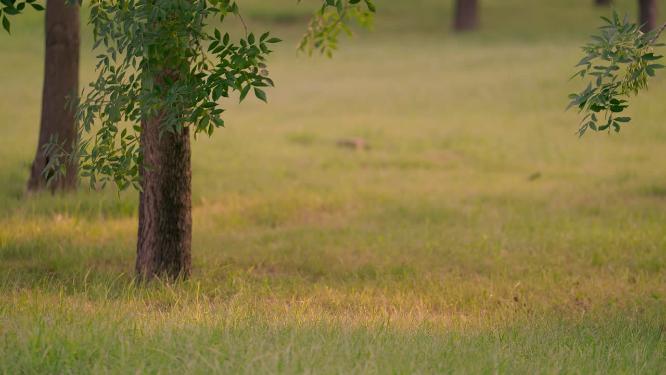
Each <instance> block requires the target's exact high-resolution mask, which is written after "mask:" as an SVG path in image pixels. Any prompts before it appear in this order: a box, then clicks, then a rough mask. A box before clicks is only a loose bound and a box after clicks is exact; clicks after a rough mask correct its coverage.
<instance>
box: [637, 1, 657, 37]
mask: <svg viewBox="0 0 666 375" xmlns="http://www.w3.org/2000/svg"><path fill="white" fill-rule="evenodd" d="M638 13H639V15H638V17H639V24H640V25H641V30H643V32H648V31H651V30H654V28H655V27H657V0H638Z"/></svg>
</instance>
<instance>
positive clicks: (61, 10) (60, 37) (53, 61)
mask: <svg viewBox="0 0 666 375" xmlns="http://www.w3.org/2000/svg"><path fill="white" fill-rule="evenodd" d="M45 22H46V27H45V32H46V34H45V35H46V48H45V55H44V83H43V92H42V114H41V121H40V128H39V139H38V143H37V151H36V153H35V159H34V161H33V162H32V167H31V169H30V179H29V180H28V190H30V191H37V190H41V189H43V188H45V187H46V185H47V182H48V178H49V175H51V174H53V173H54V171H53V170H52V168H53V167H54V165H55V164H54V163H53V161H54V157H53V155H52V153H53V151H57V150H56V148H54V147H64V148H65V151H67V152H72V147H73V146H74V145H75V142H76V139H77V131H76V122H75V112H76V111H75V109H74V108H73V107H72V106H71V105H68V104H67V98H68V97H76V95H77V93H78V90H79V6H78V4H65V0H49V1H48V3H47V5H46V21H45ZM56 145H57V146H56ZM76 185H77V165H76V161H74V160H73V161H72V163H71V164H70V165H68V166H67V168H66V170H65V171H64V173H61V174H60V178H56V179H54V180H53V181H51V183H50V187H51V189H52V190H71V189H75V188H76Z"/></svg>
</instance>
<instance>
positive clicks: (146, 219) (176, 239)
mask: <svg viewBox="0 0 666 375" xmlns="http://www.w3.org/2000/svg"><path fill="white" fill-rule="evenodd" d="M161 126H162V118H161V117H160V116H158V117H157V118H154V119H147V120H145V121H143V123H142V127H143V129H142V132H141V147H142V150H143V159H144V160H143V168H142V170H141V178H142V181H141V186H142V192H141V193H140V198H139V199H140V200H139V233H138V243H137V258H136V272H137V274H138V276H139V278H141V279H144V280H145V279H152V278H153V277H163V278H167V279H170V280H173V279H176V278H179V277H185V278H186V277H188V276H189V274H190V269H191V258H192V256H191V251H192V250H191V243H192V213H191V210H192V203H191V176H192V173H191V166H190V133H189V130H188V128H185V129H183V130H182V131H180V132H178V133H177V134H176V133H172V132H166V131H165V132H163V133H162V134H161V135H160V129H161Z"/></svg>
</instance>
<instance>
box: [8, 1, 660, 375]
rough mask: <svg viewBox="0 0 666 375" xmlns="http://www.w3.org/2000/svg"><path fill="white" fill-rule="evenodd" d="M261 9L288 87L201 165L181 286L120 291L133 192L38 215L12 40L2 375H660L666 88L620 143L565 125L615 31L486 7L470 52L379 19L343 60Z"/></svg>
mask: <svg viewBox="0 0 666 375" xmlns="http://www.w3.org/2000/svg"><path fill="white" fill-rule="evenodd" d="M264 2H265V1H262V0H253V1H241V2H240V4H241V7H242V9H247V10H246V14H247V15H248V22H249V23H250V27H251V28H254V29H257V30H259V31H261V30H264V29H266V28H269V29H271V30H275V31H276V34H278V35H279V36H282V37H284V39H285V42H284V43H283V44H282V45H280V47H279V48H278V50H277V51H276V53H275V54H274V55H273V57H272V59H271V66H270V67H271V72H272V75H273V77H274V78H275V80H276V82H277V87H276V88H275V89H272V90H270V92H269V104H268V105H265V104H262V103H257V102H252V101H248V102H245V103H243V104H242V105H240V106H239V105H237V104H236V103H229V104H228V112H227V113H228V116H227V117H226V123H227V128H226V129H223V130H220V131H218V132H217V133H216V134H215V135H214V137H213V138H211V139H208V138H205V137H204V138H200V139H198V140H197V141H196V143H195V144H194V154H193V185H194V239H193V241H194V244H193V252H194V253H193V256H194V274H193V277H192V279H191V280H189V281H187V282H184V283H179V284H176V285H161V284H158V283H155V284H153V285H150V286H137V285H136V284H134V283H133V282H132V270H133V266H134V264H133V261H134V252H135V247H134V246H135V240H136V223H137V218H136V212H137V194H136V193H133V192H123V193H121V194H120V195H118V194H117V192H115V191H113V190H107V191H103V192H91V191H88V190H87V189H86V188H83V189H81V191H80V192H79V193H77V194H75V195H70V196H55V197H54V196H50V195H43V196H25V194H24V187H25V183H26V181H27V177H28V172H29V170H28V167H29V163H30V162H31V160H32V157H33V155H34V151H35V150H34V148H35V143H36V140H37V131H38V119H39V104H40V94H41V79H42V77H41V75H42V69H43V68H42V41H41V37H42V34H41V19H40V18H39V16H37V15H31V16H29V17H27V18H25V19H23V20H21V21H18V20H17V22H16V23H15V24H14V25H13V28H14V30H15V31H14V35H12V36H11V37H8V36H6V35H0V51H1V54H0V126H2V130H3V135H2V137H0V372H3V373H7V374H17V373H33V372H42V373H68V372H71V373H85V372H91V373H106V372H108V373H131V372H147V373H186V372H187V373H209V372H210V371H217V372H225V373H248V374H257V373H345V374H346V373H405V374H409V373H442V372H443V373H449V372H451V373H470V372H475V373H479V372H480V373H497V372H499V373H600V374H603V373H645V374H657V373H666V168H664V161H663V160H664V158H666V126H664V119H665V118H666V106H664V103H666V77H664V76H663V75H662V76H661V77H657V78H656V79H655V81H654V83H653V84H652V86H651V88H650V91H649V92H647V93H646V94H644V95H642V96H641V97H639V98H637V99H636V100H635V101H634V103H633V105H632V107H631V115H632V117H633V118H634V121H633V122H632V124H631V125H630V126H628V127H626V128H625V129H624V130H623V132H622V134H620V135H615V134H611V135H606V134H588V135H587V136H585V138H583V139H578V138H577V137H576V135H575V134H574V133H575V131H576V129H577V126H576V125H577V123H578V116H577V114H576V113H575V112H565V111H564V108H565V106H566V103H567V97H566V95H567V94H568V93H569V92H572V91H574V90H576V89H577V88H578V86H580V85H581V84H582V83H581V82H569V81H567V78H568V77H569V76H570V75H571V74H572V73H573V68H572V66H573V65H574V64H575V63H576V62H577V61H578V59H579V54H580V53H579V49H578V46H580V45H581V44H582V43H583V42H585V40H586V37H587V35H588V34H590V33H591V32H592V31H593V29H594V27H595V26H596V25H597V24H598V21H597V20H598V16H600V15H602V14H605V13H607V11H604V10H599V9H594V7H592V6H591V3H592V0H589V1H577V0H561V1H553V0H540V1H518V0H488V1H482V6H483V8H482V9H483V20H482V23H483V30H482V31H480V32H479V33H475V34H469V35H463V36H456V35H453V34H451V33H450V31H449V24H450V23H449V20H450V17H451V16H450V13H451V11H450V9H449V8H450V4H449V2H448V1H444V2H440V1H435V0H418V1H398V0H391V1H389V0H385V1H377V5H378V7H379V8H380V11H381V12H380V14H379V17H378V19H377V21H376V28H375V32H374V33H366V32H364V33H361V34H360V35H358V36H357V37H355V38H354V39H351V40H345V42H344V43H343V47H342V49H341V51H339V53H337V54H336V56H335V58H334V59H332V60H329V59H325V58H320V57H314V58H307V57H305V56H301V55H298V54H297V53H296V52H295V50H294V45H295V44H296V42H297V39H298V35H299V33H300V31H301V30H302V29H303V27H304V20H305V19H306V17H307V12H306V10H307V4H306V6H305V7H306V8H305V10H303V9H300V8H298V7H296V6H295V1H286V0H284V1H283V0H280V1H272V2H270V5H264V4H263V3H264ZM311 2H312V0H311ZM244 3H245V5H243V4H244ZM617 3H618V8H619V9H621V10H627V11H629V12H632V14H633V10H634V9H633V5H634V1H628V0H626V1H617ZM408 4H410V6H408ZM411 4H414V5H411ZM663 5H664V6H663V7H662V8H663V11H666V4H663ZM85 45H86V47H84V48H83V49H82V51H83V63H82V66H83V67H90V66H92V62H93V59H92V56H93V54H92V52H89V48H88V47H87V46H89V41H88V42H87V43H85ZM92 76H93V72H92V70H91V69H88V68H85V70H84V71H83V72H82V82H86V81H87V80H88V79H90V78H91V77H92ZM354 137H360V138H363V139H364V140H366V141H367V142H368V143H369V144H370V146H371V148H370V149H369V150H367V151H353V150H349V149H346V148H341V147H338V146H337V145H336V143H337V141H338V140H340V139H346V138H354Z"/></svg>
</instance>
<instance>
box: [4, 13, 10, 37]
mask: <svg viewBox="0 0 666 375" xmlns="http://www.w3.org/2000/svg"><path fill="white" fill-rule="evenodd" d="M2 28H3V29H5V30H7V32H8V33H10V32H11V31H10V27H9V20H8V19H7V17H5V16H2Z"/></svg>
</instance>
